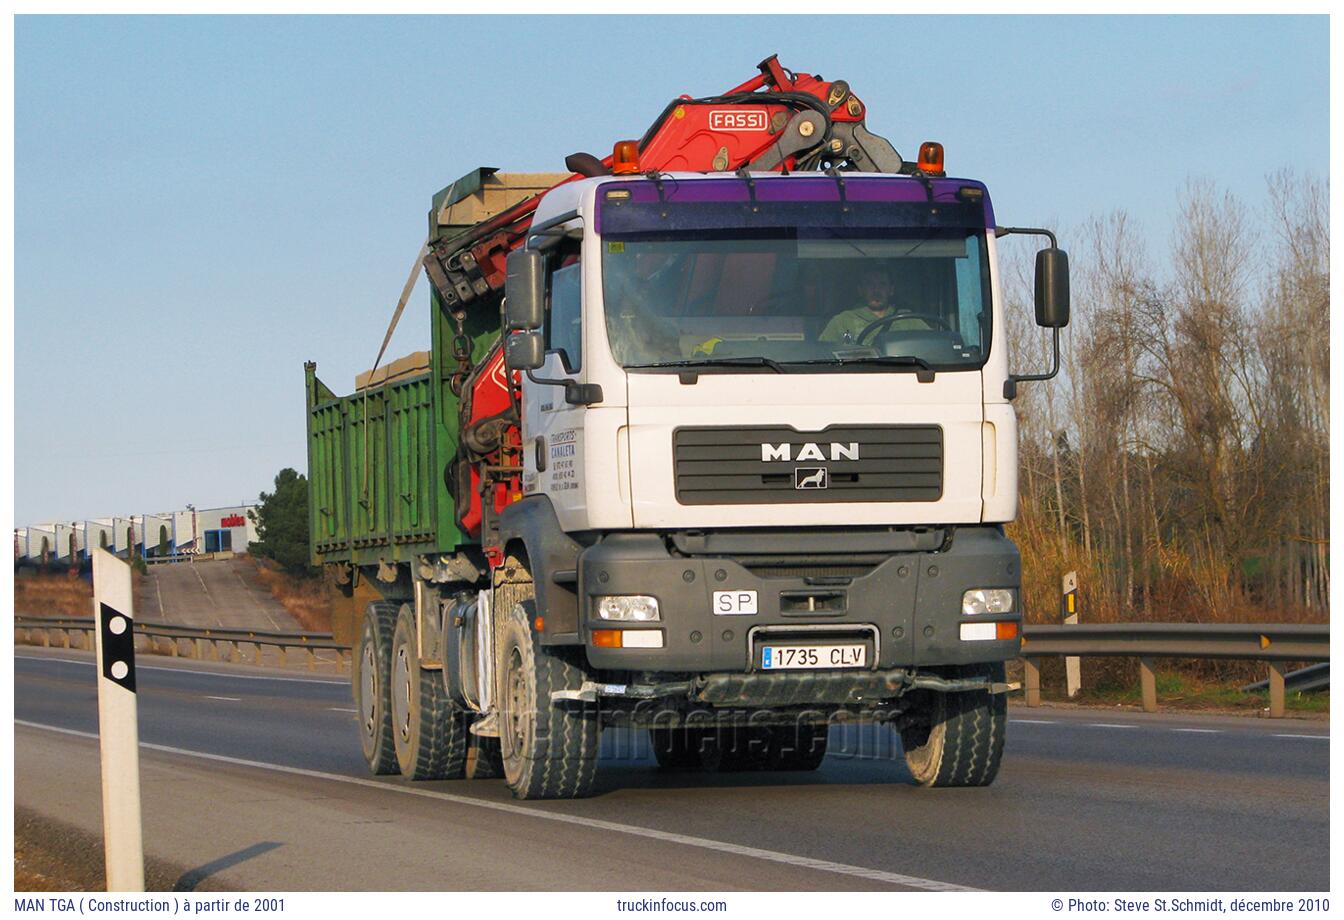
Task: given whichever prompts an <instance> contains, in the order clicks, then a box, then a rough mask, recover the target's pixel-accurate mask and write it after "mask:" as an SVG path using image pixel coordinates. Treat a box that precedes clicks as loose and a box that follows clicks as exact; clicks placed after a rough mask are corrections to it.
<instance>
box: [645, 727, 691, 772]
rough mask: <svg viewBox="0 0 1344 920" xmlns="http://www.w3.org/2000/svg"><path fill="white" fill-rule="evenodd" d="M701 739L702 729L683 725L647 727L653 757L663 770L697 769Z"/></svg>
mask: <svg viewBox="0 0 1344 920" xmlns="http://www.w3.org/2000/svg"><path fill="white" fill-rule="evenodd" d="M703 741H704V731H703V729H698V728H686V727H685V726H677V727H676V728H651V729H649V744H650V745H651V746H652V747H653V757H654V759H655V760H657V761H658V766H660V767H662V768H663V769H664V770H695V769H698V768H699V767H700V748H701V746H702V742H703Z"/></svg>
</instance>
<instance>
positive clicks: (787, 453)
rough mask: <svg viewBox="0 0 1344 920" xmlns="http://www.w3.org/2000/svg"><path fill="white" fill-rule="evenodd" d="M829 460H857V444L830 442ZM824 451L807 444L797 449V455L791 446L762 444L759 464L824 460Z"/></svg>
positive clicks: (825, 457) (852, 442)
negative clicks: (777, 461) (781, 461)
mask: <svg viewBox="0 0 1344 920" xmlns="http://www.w3.org/2000/svg"><path fill="white" fill-rule="evenodd" d="M830 448H831V449H830V458H829V459H831V460H832V461H840V460H857V459H859V442H858V441H850V442H849V443H848V444H841V443H838V442H836V441H832V442H830ZM826 453H827V452H826V451H825V450H823V449H822V446H821V445H820V444H814V443H811V442H808V443H807V444H803V445H801V446H800V447H799V448H798V453H797V455H795V454H794V453H793V445H792V444H762V445H761V462H762V463H773V462H775V461H776V460H785V461H788V460H826V459H827V456H826Z"/></svg>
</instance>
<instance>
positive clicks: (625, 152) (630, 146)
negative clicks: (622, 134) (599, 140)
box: [611, 141, 639, 176]
mask: <svg viewBox="0 0 1344 920" xmlns="http://www.w3.org/2000/svg"><path fill="white" fill-rule="evenodd" d="M611 172H612V174H613V175H617V176H628V175H631V174H633V173H637V172H639V145H638V144H637V143H636V142H634V141H617V142H616V147H615V148H614V149H613V150H612V152H611Z"/></svg>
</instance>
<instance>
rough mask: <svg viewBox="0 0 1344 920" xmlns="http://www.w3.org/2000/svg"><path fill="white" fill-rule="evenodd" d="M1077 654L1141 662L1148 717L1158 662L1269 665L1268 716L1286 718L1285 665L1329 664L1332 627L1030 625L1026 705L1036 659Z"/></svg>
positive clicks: (1153, 706)
mask: <svg viewBox="0 0 1344 920" xmlns="http://www.w3.org/2000/svg"><path fill="white" fill-rule="evenodd" d="M1065 655H1077V656H1079V657H1095V656H1103V657H1113V658H1114V657H1123V658H1138V659H1139V685H1140V688H1141V691H1142V697H1143V708H1144V711H1145V712H1156V711H1157V675H1156V672H1155V669H1154V659H1156V658H1220V659H1228V658H1239V659H1247V660H1252V661H1264V662H1266V663H1267V664H1268V666H1269V681H1268V684H1269V714H1270V716H1271V717H1273V718H1280V717H1282V716H1283V713H1284V695H1285V694H1284V673H1283V662H1285V661H1329V660H1330V627H1329V626H1327V625H1324V624H1314V623H1310V624H1304V623H1246V624H1226V623H1086V624H1079V625H1076V626H1027V627H1025V628H1024V629H1023V636H1022V658H1023V660H1024V662H1025V664H1026V673H1025V679H1024V681H1023V684H1024V689H1025V691H1026V697H1027V705H1028V706H1039V705H1040V703H1041V672H1040V669H1039V668H1038V667H1037V665H1036V662H1035V659H1038V658H1049V657H1061V656H1065Z"/></svg>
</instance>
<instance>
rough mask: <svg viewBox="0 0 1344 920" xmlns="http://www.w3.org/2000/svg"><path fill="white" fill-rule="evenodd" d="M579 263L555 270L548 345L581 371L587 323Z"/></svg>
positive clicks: (570, 366) (571, 370) (567, 367)
mask: <svg viewBox="0 0 1344 920" xmlns="http://www.w3.org/2000/svg"><path fill="white" fill-rule="evenodd" d="M579 269H580V266H579V263H578V262H577V261H574V262H572V263H570V264H567V265H564V264H562V266H561V267H560V268H557V269H556V270H555V271H554V272H552V273H551V280H550V288H551V289H550V302H551V308H550V310H549V311H547V314H546V347H547V349H548V350H550V351H557V352H559V353H560V360H561V361H562V362H563V363H564V365H565V370H566V371H568V372H569V373H571V374H574V373H577V372H578V370H579V368H580V367H581V366H582V360H583V325H582V306H583V298H582V297H581V289H580V276H579Z"/></svg>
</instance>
